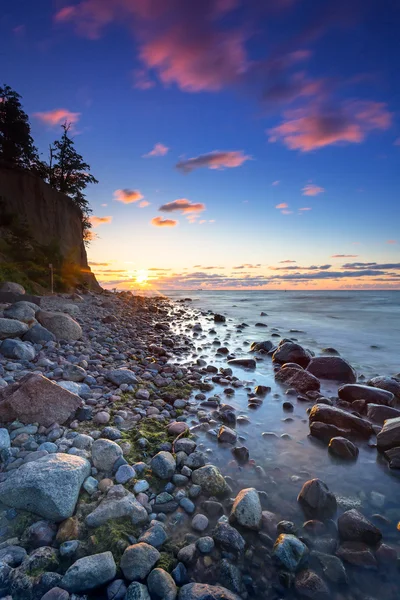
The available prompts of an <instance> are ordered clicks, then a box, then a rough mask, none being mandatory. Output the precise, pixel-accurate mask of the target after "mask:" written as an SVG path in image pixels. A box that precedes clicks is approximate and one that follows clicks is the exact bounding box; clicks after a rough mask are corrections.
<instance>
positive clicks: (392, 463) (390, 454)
mask: <svg viewBox="0 0 400 600" xmlns="http://www.w3.org/2000/svg"><path fill="white" fill-rule="evenodd" d="M384 454H385V458H386V460H387V461H388V462H389V467H390V468H391V469H400V446H398V447H397V448H391V449H390V450H386V452H385V453H384Z"/></svg>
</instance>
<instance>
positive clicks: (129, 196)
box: [114, 188, 143, 204]
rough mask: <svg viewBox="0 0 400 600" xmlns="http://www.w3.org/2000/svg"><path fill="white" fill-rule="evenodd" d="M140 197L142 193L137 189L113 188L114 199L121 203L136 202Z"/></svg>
mask: <svg viewBox="0 0 400 600" xmlns="http://www.w3.org/2000/svg"><path fill="white" fill-rule="evenodd" d="M142 198H143V194H141V193H140V192H139V190H130V189H128V188H125V189H124V190H115V192H114V199H115V200H117V202H122V203H123V204H132V203H133V202H138V201H139V200H141V199H142Z"/></svg>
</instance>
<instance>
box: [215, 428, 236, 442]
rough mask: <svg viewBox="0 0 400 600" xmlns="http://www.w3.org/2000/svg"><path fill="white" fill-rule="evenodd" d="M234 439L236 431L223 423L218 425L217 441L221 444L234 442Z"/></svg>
mask: <svg viewBox="0 0 400 600" xmlns="http://www.w3.org/2000/svg"><path fill="white" fill-rule="evenodd" d="M236 440H237V433H236V431H233V429H230V428H229V427H226V426H225V425H222V427H220V429H219V431H218V441H219V442H220V443H221V444H235V443H236Z"/></svg>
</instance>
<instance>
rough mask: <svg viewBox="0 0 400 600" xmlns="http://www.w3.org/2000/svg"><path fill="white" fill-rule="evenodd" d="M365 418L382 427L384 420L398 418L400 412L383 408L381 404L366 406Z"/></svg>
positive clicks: (389, 407)
mask: <svg viewBox="0 0 400 600" xmlns="http://www.w3.org/2000/svg"><path fill="white" fill-rule="evenodd" d="M367 417H368V418H369V419H371V421H374V422H375V423H379V424H380V425H383V423H384V422H385V421H386V419H395V418H396V417H400V410H398V409H397V408H392V407H391V406H384V405H383V404H368V405H367Z"/></svg>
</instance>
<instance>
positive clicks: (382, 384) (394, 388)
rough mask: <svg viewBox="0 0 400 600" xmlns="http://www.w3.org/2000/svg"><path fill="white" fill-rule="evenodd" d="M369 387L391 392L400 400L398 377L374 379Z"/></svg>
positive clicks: (370, 381) (369, 382) (369, 383)
mask: <svg viewBox="0 0 400 600" xmlns="http://www.w3.org/2000/svg"><path fill="white" fill-rule="evenodd" d="M368 385H370V386H372V387H376V388H379V389H381V390H386V391H387V392H391V393H392V394H394V395H395V396H396V398H397V399H398V400H400V380H399V379H398V378H396V377H373V378H372V379H370V380H369V381H368Z"/></svg>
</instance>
